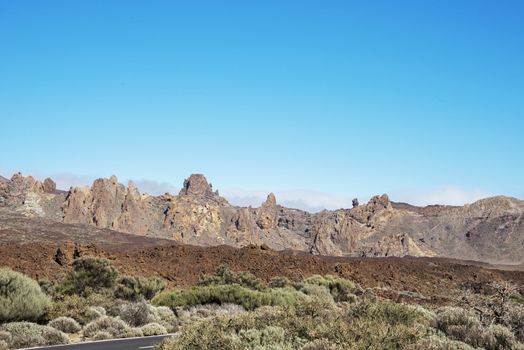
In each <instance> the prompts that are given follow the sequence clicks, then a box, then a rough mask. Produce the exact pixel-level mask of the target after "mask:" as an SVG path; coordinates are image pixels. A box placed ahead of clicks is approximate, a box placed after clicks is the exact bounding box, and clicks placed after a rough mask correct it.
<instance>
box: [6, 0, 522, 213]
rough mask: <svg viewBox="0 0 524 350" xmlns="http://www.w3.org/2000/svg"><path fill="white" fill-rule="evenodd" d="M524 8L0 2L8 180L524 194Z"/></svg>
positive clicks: (346, 197)
mask: <svg viewBox="0 0 524 350" xmlns="http://www.w3.org/2000/svg"><path fill="white" fill-rule="evenodd" d="M523 13H524V2H522V1H509V0H508V1H479V0H477V1H473V0H471V1H469V0H463V1H456V0H454V1H451V0H439V1H437V0H427V1H402V0H397V1H315V2H314V1H259V2H256V1H147V2H145V1H130V0H126V1H51V0H50V1H25V0H22V1H5V0H0V121H1V126H0V129H1V131H2V132H1V136H0V174H2V175H4V176H6V177H8V176H10V175H11V173H12V172H14V171H18V170H20V171H22V172H23V173H26V174H35V175H36V176H37V177H44V176H50V175H51V176H54V177H55V178H57V179H58V182H59V184H60V185H61V186H68V185H70V184H75V185H76V184H87V183H88V182H89V181H91V180H92V179H93V178H95V177H102V176H104V177H107V176H110V175H111V174H116V175H118V177H119V179H121V180H123V181H124V180H127V179H134V180H136V181H137V182H138V183H139V184H141V186H142V188H143V189H144V190H148V191H150V192H159V191H163V190H165V189H168V190H176V187H177V186H179V185H180V184H181V183H182V181H183V179H184V178H185V177H187V176H188V175H189V174H191V173H204V174H206V176H207V177H208V179H209V180H210V181H211V182H213V184H214V185H215V188H218V189H219V190H221V192H222V193H223V194H224V195H226V196H227V197H229V198H230V199H232V201H234V202H235V203H242V204H246V203H249V204H253V205H258V203H259V202H260V200H262V198H263V197H264V196H265V194H266V193H267V192H269V191H274V192H275V193H276V194H277V200H280V201H281V202H284V203H285V204H291V205H295V206H299V207H303V208H307V209H312V210H317V209H319V208H321V207H328V208H335V207H339V206H347V205H349V203H350V200H351V198H353V197H359V198H361V199H362V200H365V199H367V198H369V196H371V195H373V194H377V193H389V194H390V196H391V197H392V199H394V200H399V201H400V200H403V201H410V202H413V203H417V204H428V203H435V202H439V203H450V204H457V203H464V202H469V201H472V200H475V199H478V198H480V197H483V196H488V195H494V194H505V195H511V196H516V197H520V198H522V197H524V183H523V181H522V179H523V178H524V162H523V158H524V157H523V151H524V137H523V136H524V135H523V131H524V63H523V62H524V41H523V38H524V21H522V15H523Z"/></svg>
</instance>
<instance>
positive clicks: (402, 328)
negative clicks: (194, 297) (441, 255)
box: [160, 297, 429, 350]
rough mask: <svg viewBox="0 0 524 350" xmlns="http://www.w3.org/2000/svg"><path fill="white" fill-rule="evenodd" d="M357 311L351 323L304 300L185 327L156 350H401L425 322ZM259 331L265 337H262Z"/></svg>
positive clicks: (410, 312)
mask: <svg viewBox="0 0 524 350" xmlns="http://www.w3.org/2000/svg"><path fill="white" fill-rule="evenodd" d="M391 304H393V303H391ZM326 307H327V308H326ZM357 307H358V306H356V305H354V306H352V308H354V309H356V308H357ZM359 310H360V313H359V314H358V317H357V316H356V313H352V312H351V310H348V309H347V308H346V306H344V307H338V306H336V305H335V304H334V303H333V301H332V300H331V301H329V300H328V302H327V303H326V300H322V299H320V298H317V297H313V298H306V299H305V301H303V302H299V303H298V304H296V305H294V306H290V307H281V306H279V307H261V308H258V309H256V310H255V311H252V312H246V313H241V314H237V315H235V316H216V317H212V318H209V319H205V320H203V321H199V322H194V323H191V324H188V325H185V326H184V327H182V328H181V330H180V332H178V334H177V337H175V338H174V339H172V340H166V341H165V342H164V343H163V344H162V345H161V346H160V349H161V350H178V349H224V348H225V349H255V348H257V349H301V348H302V347H303V346H305V345H306V344H307V343H313V342H314V343H313V344H317V345H318V346H320V345H319V344H322V343H324V344H327V345H328V346H330V345H336V346H338V347H339V348H341V349H352V350H353V349H354V350H357V349H358V350H360V349H362V350H363V349H386V350H393V349H403V348H405V347H406V346H407V345H409V344H414V343H416V342H418V341H419V340H421V339H423V338H424V337H425V336H426V335H427V332H428V327H427V325H426V324H427V323H429V321H428V320H427V319H426V316H425V315H424V314H423V313H422V312H420V311H418V310H417V308H414V307H410V306H407V305H402V304H398V305H389V304H388V303H377V304H376V305H369V306H367V307H364V306H362V307H359ZM269 327H272V328H269ZM269 330H271V331H269ZM277 330H278V331H277ZM264 331H269V333H268V334H271V336H269V335H267V336H266V335H264V334H265V333H264ZM273 331H274V332H273ZM282 332H283V333H282ZM282 334H284V336H283V338H282V336H281V335H282ZM267 338H269V339H273V340H272V341H271V343H270V344H271V345H268V343H263V340H262V339H267ZM322 340H323V341H322ZM261 344H264V345H261ZM309 345H310V346H312V344H309ZM319 349H322V348H321V347H319ZM327 349H330V348H329V347H328V348H327Z"/></svg>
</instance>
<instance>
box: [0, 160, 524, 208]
mask: <svg viewBox="0 0 524 350" xmlns="http://www.w3.org/2000/svg"><path fill="white" fill-rule="evenodd" d="M0 175H3V176H4V177H6V178H10V177H11V175H12V173H9V172H8V171H6V169H0ZM32 175H33V176H34V177H35V178H37V179H40V180H42V179H44V178H46V177H48V176H49V177H51V178H52V179H53V180H54V181H55V182H56V184H57V188H59V189H63V190H67V189H69V188H70V187H76V186H90V185H91V184H92V183H93V181H94V179H95V178H93V177H90V176H83V175H76V174H70V173H55V174H51V175H49V174H42V173H34V174H32ZM133 183H134V184H135V186H137V187H138V188H139V190H140V191H141V192H147V193H149V194H151V195H155V196H156V195H161V194H164V193H166V192H169V193H171V194H177V193H178V192H179V190H180V187H177V186H174V185H172V184H171V183H168V182H158V181H154V180H148V179H140V180H133ZM219 191H220V194H221V195H222V196H223V197H225V198H226V199H227V200H228V201H229V202H230V203H231V204H233V205H238V206H245V207H247V206H252V207H259V206H260V205H261V204H262V203H263V202H264V201H265V200H266V198H267V195H268V194H269V191H261V190H243V189H224V190H220V189H219ZM274 193H275V196H276V198H277V202H278V203H279V204H281V205H283V206H286V207H289V208H296V209H302V210H306V211H309V212H318V211H321V210H324V209H328V210H334V209H340V208H351V206H352V199H353V198H355V197H358V198H359V200H360V202H361V203H364V202H366V201H367V200H368V199H369V197H370V196H338V195H334V194H330V193H325V192H320V191H310V190H288V191H275V192H274ZM378 193H380V191H379V192H377V194H378ZM492 195H493V194H492V193H489V192H487V191H483V190H481V189H465V188H461V187H458V186H453V185H446V186H440V187H438V188H435V189H432V190H429V191H414V190H404V191H396V192H392V193H390V198H391V200H393V201H396V202H405V203H409V204H412V205H417V206H426V205H431V204H443V205H464V204H467V203H473V202H475V201H477V200H479V199H482V198H486V197H490V196H492ZM520 198H524V194H522V195H521V196H520Z"/></svg>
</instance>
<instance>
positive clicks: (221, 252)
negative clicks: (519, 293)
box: [0, 212, 524, 304]
mask: <svg viewBox="0 0 524 350" xmlns="http://www.w3.org/2000/svg"><path fill="white" fill-rule="evenodd" d="M2 217H3V218H4V219H3V220H2V226H1V227H0V265H2V266H9V267H11V268H13V269H15V270H17V271H21V272H23V273H25V274H27V275H29V276H31V277H33V278H35V279H49V280H55V279H57V278H59V277H60V276H61V275H62V274H63V273H65V272H66V271H67V270H70V269H71V264H72V262H73V260H74V259H75V258H77V257H79V256H83V255H93V256H102V257H106V258H108V259H110V260H111V261H112V262H113V263H114V265H115V266H116V267H117V268H118V270H119V271H120V272H121V273H124V274H129V275H141V276H155V275H156V276H160V277H162V278H165V279H166V280H168V281H170V283H171V284H175V285H178V286H189V285H193V284H195V283H196V282H197V281H198V278H199V276H200V275H201V274H202V273H212V272H213V271H214V270H215V269H216V268H217V267H218V266H219V265H221V264H227V265H228V266H229V267H230V268H231V269H233V270H238V271H250V272H252V273H253V274H255V275H256V276H258V277H260V278H262V279H264V280H266V281H267V280H269V279H271V278H272V277H274V276H287V277H289V278H290V279H293V280H300V279H302V278H303V277H306V276H310V275H313V274H336V275H338V276H342V277H345V278H348V279H351V280H353V281H355V282H357V283H359V284H360V285H361V286H362V287H364V288H373V290H374V293H376V294H377V295H383V296H385V297H388V298H392V299H394V300H396V299H398V300H404V299H413V298H415V299H418V301H420V302H427V303H434V304H446V303H448V302H449V301H450V300H451V299H452V298H453V297H454V296H453V294H450V293H451V291H458V290H459V289H461V288H462V287H464V286H470V285H472V284H478V285H482V284H485V283H487V282H493V281H508V282H511V283H512V284H515V285H517V286H522V285H524V271H512V270H501V269H495V266H490V265H488V264H485V263H478V262H467V261H459V260H454V259H446V258H428V257H422V258H416V257H403V258H399V257H388V258H357V257H327V256H318V255H317V256H315V255H311V254H307V253H304V252H296V251H282V252H277V251H273V250H271V249H269V248H268V247H267V246H254V245H250V246H246V247H244V248H235V247H230V246H216V247H199V246H192V245H183V244H177V243H176V242H173V241H171V240H165V239H157V238H150V237H144V236H138V235H131V234H126V233H121V232H116V231H111V230H107V229H97V228H96V227H92V226H89V225H78V224H63V223H56V222H52V221H49V220H42V219H35V218H26V217H24V216H21V215H19V214H6V213H5V212H2ZM7 226H9V228H7Z"/></svg>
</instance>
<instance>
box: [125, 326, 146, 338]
mask: <svg viewBox="0 0 524 350" xmlns="http://www.w3.org/2000/svg"><path fill="white" fill-rule="evenodd" d="M143 336H144V332H142V330H141V329H140V328H136V327H135V328H128V329H127V331H126V334H125V338H134V337H143Z"/></svg>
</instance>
